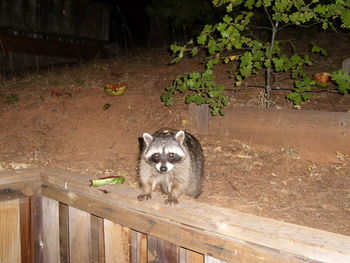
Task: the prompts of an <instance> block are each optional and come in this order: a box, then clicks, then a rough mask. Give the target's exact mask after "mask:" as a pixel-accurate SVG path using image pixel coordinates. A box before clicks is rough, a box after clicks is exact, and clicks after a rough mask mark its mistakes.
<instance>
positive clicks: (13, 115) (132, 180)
mask: <svg viewBox="0 0 350 263" xmlns="http://www.w3.org/2000/svg"><path fill="white" fill-rule="evenodd" d="M345 43H346V42H345ZM344 46H345V45H344ZM329 52H330V56H329V57H327V58H325V62H322V63H320V64H319V65H316V68H315V69H314V70H315V71H316V72H317V71H331V70H334V69H337V67H339V66H340V65H341V61H342V60H343V59H344V58H345V57H346V56H347V57H350V50H347V51H346V52H347V53H346V52H344V50H342V49H341V48H340V49H339V47H337V48H335V47H331V48H330V50H329ZM169 61H170V56H169V55H168V54H167V53H166V52H164V51H159V50H158V51H151V50H147V51H143V50H139V51H137V52H136V51H135V52H134V53H133V54H130V53H129V54H128V56H125V55H120V56H119V57H116V58H110V59H106V60H96V61H94V62H90V63H86V64H82V65H77V66H74V67H65V68H60V69H50V70H44V71H40V72H37V73H28V74H27V73H26V74H25V75H24V76H23V77H18V78H14V79H11V80H5V79H3V80H2V85H1V88H0V94H18V98H19V101H18V102H15V103H3V102H0V119H1V126H0V168H1V169H15V168H21V167H28V166H55V167H61V168H64V169H68V170H71V171H76V172H80V173H82V174H85V175H86V176H87V177H91V178H97V177H103V176H108V175H124V176H126V179H127V180H126V181H127V183H128V184H130V185H132V186H135V187H137V159H138V154H139V143H138V138H139V137H140V136H141V135H142V133H144V132H154V131H156V130H157V129H159V128H161V127H172V128H177V129H185V130H187V131H189V132H191V133H192V134H194V135H195V136H196V137H197V138H198V139H199V140H200V141H201V143H202V145H203V148H204V153H205V158H206V161H205V184H204V191H203V194H202V195H201V196H200V197H199V199H198V201H199V202H205V203H209V204H213V205H219V206H223V207H229V208H233V209H237V210H239V211H242V212H247V213H252V214H256V215H259V216H264V217H269V218H274V219H278V220H282V221H286V222H291V223H296V224H300V225H304V226H310V227H315V228H319V229H323V230H327V231H332V232H337V233H342V234H345V235H350V220H349V218H350V172H349V171H350V161H349V158H348V156H339V162H337V163H319V162H310V161H307V160H303V159H300V158H299V156H298V153H297V152H292V151H290V150H287V149H275V150H274V151H269V152H262V151H258V150H256V149H254V148H251V147H249V146H248V145H244V144H242V143H240V142H239V141H237V140H235V138H232V137H230V138H228V137H224V138H223V137H218V136H215V135H208V134H200V133H198V132H197V131H196V129H194V127H193V126H192V124H191V123H190V122H189V116H188V105H185V104H183V103H182V100H183V96H177V97H176V103H175V105H174V106H173V107H171V108H167V107H165V106H164V105H163V104H162V102H161V101H160V99H159V97H160V95H161V94H162V92H163V90H164V88H165V87H166V86H167V85H169V84H171V82H172V80H173V79H174V77H175V76H177V75H179V74H181V73H184V72H190V71H193V70H195V69H199V68H200V65H198V64H197V62H198V60H196V59H188V60H185V61H184V62H182V63H180V64H178V65H175V66H168V65H167V64H168V62H169ZM311 73H314V72H311ZM262 80H263V77H262V76H258V77H254V78H250V79H249V81H250V83H251V84H254V83H259V84H260V85H261V84H262ZM223 81H226V80H223ZM119 82H125V83H127V85H128V89H127V91H126V93H125V94H123V95H121V96H118V97H111V96H107V95H106V94H105V93H104V92H103V87H104V86H105V85H106V84H109V83H119ZM277 84H278V85H281V86H283V85H287V84H288V82H287V81H284V82H282V81H281V82H279V83H277ZM261 92H262V90H260V89H246V90H241V91H235V92H233V91H228V94H229V96H230V105H229V107H228V108H227V109H226V111H230V109H231V107H232V106H233V105H236V106H237V105H252V106H256V107H261V105H262V102H263V97H262V93H261ZM284 95H285V92H284V91H280V92H276V93H275V95H274V97H273V107H274V108H294V107H293V105H291V104H290V103H289V102H287V101H286V100H285V99H284ZM0 99H1V98H0ZM106 103H109V104H111V106H110V108H109V109H107V110H104V109H103V106H104V105H105V104H106ZM302 108H303V109H317V110H320V109H322V110H338V111H349V110H350V98H349V96H340V95H338V94H331V95H329V94H328V96H326V94H325V93H316V94H315V95H314V99H313V100H311V101H310V102H306V103H305V104H303V105H302ZM295 110H298V109H297V108H295ZM219 118H220V117H219ZM272 149H273V146H272ZM135 198H136V196H135Z"/></svg>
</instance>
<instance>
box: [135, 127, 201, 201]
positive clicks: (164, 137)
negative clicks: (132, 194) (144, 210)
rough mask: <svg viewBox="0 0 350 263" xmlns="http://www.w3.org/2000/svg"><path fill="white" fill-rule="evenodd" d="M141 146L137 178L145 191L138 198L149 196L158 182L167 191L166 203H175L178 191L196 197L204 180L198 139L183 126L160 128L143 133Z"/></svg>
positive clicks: (178, 195)
mask: <svg viewBox="0 0 350 263" xmlns="http://www.w3.org/2000/svg"><path fill="white" fill-rule="evenodd" d="M143 141H144V146H143V149H142V150H141V155H140V163H139V177H140V178H139V179H140V183H141V186H142V188H143V191H144V193H143V194H141V195H139V196H138V199H139V200H140V201H142V200H144V199H150V198H151V193H152V191H153V190H154V189H155V188H156V187H157V185H160V186H161V189H162V191H163V192H164V193H165V194H167V195H168V198H167V199H166V200H165V203H166V204H176V203H178V198H179V197H180V196H181V194H186V195H188V196H191V197H194V198H196V197H198V196H199V195H200V194H201V191H202V182H203V163H204V157H203V149H202V147H201V144H200V143H199V141H198V140H197V139H196V138H195V137H194V136H193V135H191V134H189V133H187V132H184V131H182V130H172V129H164V128H163V129H161V130H160V131H158V132H156V133H155V134H153V135H151V134H148V133H144V134H143Z"/></svg>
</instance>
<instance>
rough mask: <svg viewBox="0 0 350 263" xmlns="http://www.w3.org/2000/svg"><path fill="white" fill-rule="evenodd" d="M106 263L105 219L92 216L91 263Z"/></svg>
mask: <svg viewBox="0 0 350 263" xmlns="http://www.w3.org/2000/svg"><path fill="white" fill-rule="evenodd" d="M104 262H105V247H104V227H103V218H102V217H98V216H95V215H91V263H104Z"/></svg>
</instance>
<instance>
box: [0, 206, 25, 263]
mask: <svg viewBox="0 0 350 263" xmlns="http://www.w3.org/2000/svg"><path fill="white" fill-rule="evenodd" d="M19 204H20V203H19V199H13V200H9V201H2V202H0V262H4V263H5V262H9V263H10V262H11V263H20V262H21V239H20V233H19V231H20V212H19Z"/></svg>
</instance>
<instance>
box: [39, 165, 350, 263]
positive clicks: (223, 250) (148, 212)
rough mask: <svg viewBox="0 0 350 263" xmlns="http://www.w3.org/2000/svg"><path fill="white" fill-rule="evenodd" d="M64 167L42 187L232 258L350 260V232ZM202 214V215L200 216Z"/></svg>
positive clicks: (136, 226)
mask: <svg viewBox="0 0 350 263" xmlns="http://www.w3.org/2000/svg"><path fill="white" fill-rule="evenodd" d="M89 184H90V182H89V180H88V178H86V177H85V176H83V175H79V174H72V173H70V172H68V173H67V172H66V171H62V170H46V172H45V173H43V174H42V193H43V194H44V195H45V196H49V197H51V198H53V199H56V200H59V201H62V202H65V203H67V204H69V205H73V206H75V207H79V208H81V209H83V210H86V211H87V212H90V213H93V214H96V215H99V216H101V217H104V218H106V219H108V220H111V221H113V222H117V223H119V224H121V225H124V226H127V227H130V228H132V229H135V230H138V231H140V232H143V233H146V234H151V235H152V236H154V237H157V238H160V239H162V240H165V241H168V242H171V243H173V244H176V245H179V246H182V247H186V248H188V249H191V250H194V251H198V252H200V253H202V254H207V255H211V256H213V257H215V258H217V259H220V260H223V261H227V262H235V261H237V262H302V261H305V260H309V261H321V262H339V263H340V262H344V263H348V262H350V237H347V236H343V235H339V234H334V233H330V232H325V231H321V230H317V229H312V228H307V227H302V226H298V225H293V224H288V223H284V222H280V221H276V220H272V219H267V218H261V217H257V216H253V215H249V214H244V213H240V212H237V211H234V210H231V209H224V208H220V207H215V206H210V205H206V204H202V203H198V202H195V201H192V200H181V202H180V204H178V205H176V206H166V205H164V204H163V199H162V198H160V196H159V195H157V194H154V196H153V197H152V199H151V200H148V201H146V202H139V201H138V200H137V198H136V196H137V195H138V194H139V193H140V190H139V189H135V188H131V187H128V186H126V185H113V186H105V187H104V189H106V190H107V191H108V194H106V193H103V192H101V191H99V190H98V189H95V188H93V187H90V186H89ZM198 215H200V216H198Z"/></svg>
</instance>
